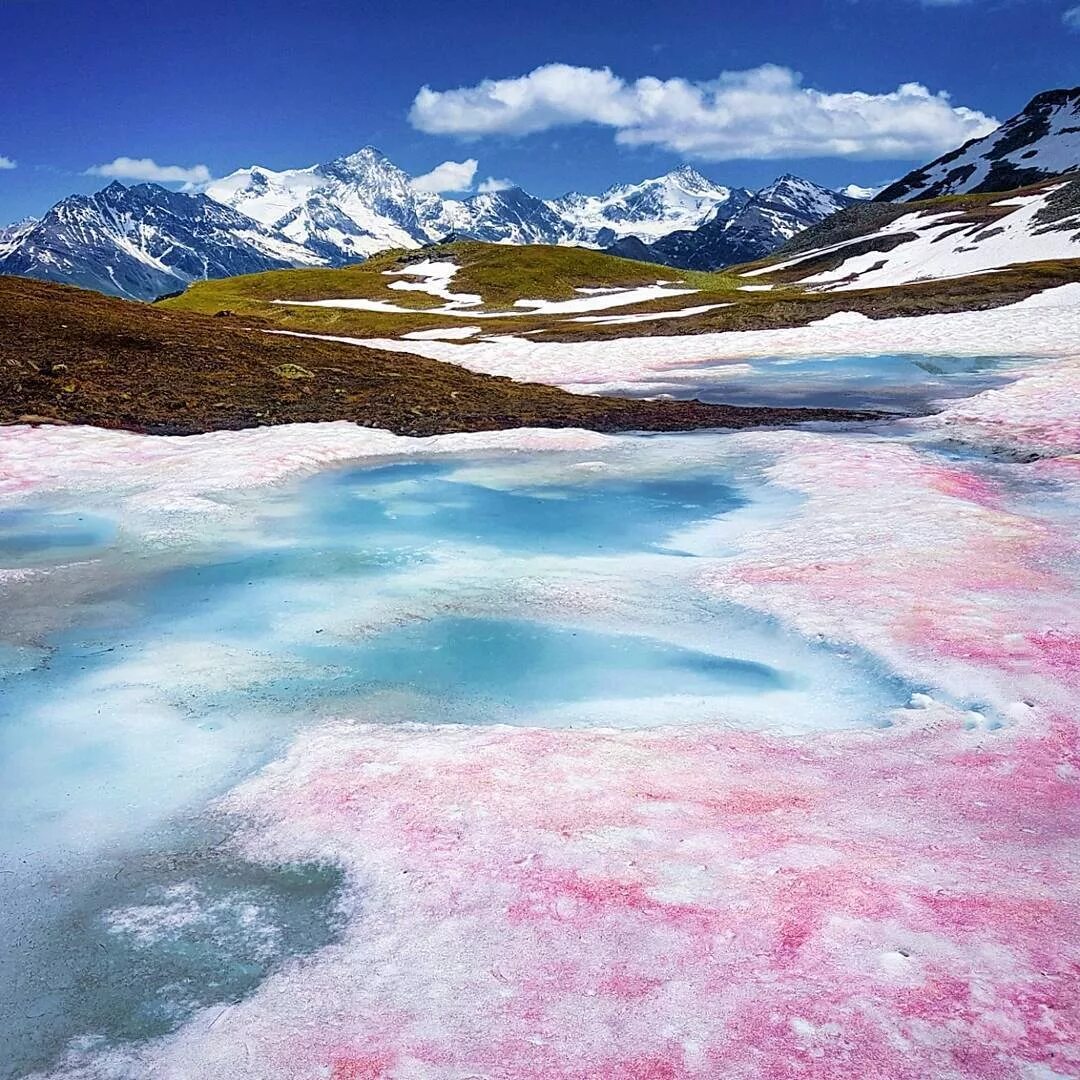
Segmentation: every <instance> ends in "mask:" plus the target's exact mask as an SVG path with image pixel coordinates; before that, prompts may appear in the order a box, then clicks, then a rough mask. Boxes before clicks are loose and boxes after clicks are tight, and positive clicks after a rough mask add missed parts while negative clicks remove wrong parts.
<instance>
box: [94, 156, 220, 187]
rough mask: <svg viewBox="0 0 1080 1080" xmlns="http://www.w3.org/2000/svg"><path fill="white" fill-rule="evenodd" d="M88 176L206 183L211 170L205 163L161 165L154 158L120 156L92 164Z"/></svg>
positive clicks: (171, 182)
mask: <svg viewBox="0 0 1080 1080" xmlns="http://www.w3.org/2000/svg"><path fill="white" fill-rule="evenodd" d="M86 175H87V176H108V177H110V178H111V179H113V180H149V181H152V182H154V183H158V184H173V183H176V184H189V185H195V184H205V183H208V182H209V180H210V170H209V169H208V168H207V167H206V166H205V165H192V166H191V167H190V168H186V167H185V166H183V165H159V164H158V163H157V162H156V161H154V159H153V158H129V157H118V158H117V159H116V160H115V161H110V162H108V164H106V165H92V166H91V167H90V168H89V169H87V170H86Z"/></svg>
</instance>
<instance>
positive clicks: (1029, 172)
mask: <svg viewBox="0 0 1080 1080" xmlns="http://www.w3.org/2000/svg"><path fill="white" fill-rule="evenodd" d="M1073 169H1080V86H1074V87H1073V88H1072V89H1065V90H1047V91H1046V92H1045V93H1042V94H1037V95H1036V96H1035V97H1033V98H1032V99H1031V101H1029V102H1028V104H1027V105H1026V106H1025V108H1024V109H1023V111H1022V112H1020V113H1017V115H1016V116H1014V117H1012V119H1010V120H1006V121H1005V123H1004V124H1002V125H1001V127H999V128H998V129H997V130H996V131H992V132H991V133H990V134H989V135H986V136H984V137H983V138H981V139H972V140H971V141H970V142H966V143H964V145H963V146H961V147H959V148H958V149H956V150H953V151H952V152H951V153H948V154H945V155H944V156H943V157H939V158H938V159H937V160H936V161H932V162H930V164H929V165H924V166H923V167H922V168H921V169H916V170H915V171H914V172H910V173H908V174H907V176H905V177H903V178H902V179H900V180H897V181H896V183H895V184H890V185H889V186H888V187H887V188H885V189H884V190H883V191H881V192H880V193H879V194H878V195H877V199H878V201H880V202H896V201H906V202H909V201H912V200H915V199H932V198H934V197H936V196H938V195H954V194H959V193H969V192H970V193H979V192H986V191H1011V190H1012V189H1013V188H1018V187H1022V186H1023V185H1025V184H1034V183H1037V182H1038V181H1040V180H1045V179H1048V178H1049V177H1052V176H1059V175H1061V174H1062V173H1065V172H1069V171H1071V170H1073Z"/></svg>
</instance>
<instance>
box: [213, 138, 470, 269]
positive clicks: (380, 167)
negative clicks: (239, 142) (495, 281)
mask: <svg viewBox="0 0 1080 1080" xmlns="http://www.w3.org/2000/svg"><path fill="white" fill-rule="evenodd" d="M206 194H207V195H209V196H210V198H212V199H216V200H217V201H218V202H221V203H224V204H225V205H226V206H231V207H233V209H235V210H239V211H241V212H242V213H244V214H247V215H249V216H250V217H253V218H255V220H256V221H259V222H262V224H263V225H265V226H267V227H268V228H270V229H274V230H276V231H278V232H281V233H283V234H284V235H285V236H286V237H288V238H289V239H290V240H292V241H293V242H295V243H297V244H304V245H306V246H307V247H309V248H311V249H312V250H313V251H316V252H318V253H319V254H320V255H322V256H324V257H325V258H327V259H329V260H330V261H332V262H336V263H345V262H356V261H358V260H360V259H363V258H366V257H367V256H368V255H372V254H374V253H375V252H376V251H383V250H385V249H386V248H392V247H408V248H412V247H418V246H419V245H421V244H426V243H429V242H430V241H432V240H437V239H439V237H441V236H443V235H445V234H446V233H447V232H449V231H450V230H451V229H452V228H453V225H452V224H451V223H450V221H449V219H448V216H447V211H446V205H445V204H444V202H443V200H442V199H440V198H439V196H438V195H433V194H431V193H428V192H421V191H417V190H416V189H415V188H414V187H413V186H412V183H411V180H410V177H409V175H408V173H406V172H405V171H404V170H403V169H399V168H398V167H397V166H396V165H395V164H394V163H393V162H392V161H391V160H390V159H389V158H387V157H386V156H385V155H383V154H381V153H380V152H379V151H378V150H376V149H375V148H374V147H373V146H365V147H364V148H363V149H361V150H358V151H357V152H356V153H354V154H349V155H348V156H347V157H341V158H337V159H335V160H334V161H331V162H327V163H326V164H324V165H312V166H311V167H310V168H306V169H287V170H285V171H284V172H274V171H273V170H272V169H264V168H262V167H260V166H252V167H251V168H248V169H240V170H238V171H237V172H234V173H231V174H230V175H229V176H226V177H224V178H222V179H221V180H215V181H213V182H212V183H210V184H209V185H208V186H207V188H206Z"/></svg>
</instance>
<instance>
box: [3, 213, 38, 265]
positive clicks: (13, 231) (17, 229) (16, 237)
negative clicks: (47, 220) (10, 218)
mask: <svg viewBox="0 0 1080 1080" xmlns="http://www.w3.org/2000/svg"><path fill="white" fill-rule="evenodd" d="M36 224H37V218H32V217H28V218H23V219H22V221H16V222H14V223H13V224H11V225H0V258H2V257H3V256H4V255H6V254H7V252H8V251H10V250H11V249H12V248H13V247H15V245H16V244H18V243H19V242H20V240H22V238H23V237H24V236H25V235H26V234H27V233H28V232H29V231H30V230H31V229H32V228H33V227H34V226H35V225H36Z"/></svg>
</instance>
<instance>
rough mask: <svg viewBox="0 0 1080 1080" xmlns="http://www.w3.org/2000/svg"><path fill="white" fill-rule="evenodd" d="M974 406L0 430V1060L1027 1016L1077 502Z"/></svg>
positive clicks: (127, 1066)
mask: <svg viewBox="0 0 1080 1080" xmlns="http://www.w3.org/2000/svg"><path fill="white" fill-rule="evenodd" d="M976 374H978V373H976ZM991 397H992V399H993V402H994V404H995V407H998V408H1000V407H1001V402H1002V401H1004V402H1005V404H1006V406H1007V405H1008V400H1009V399H1008V398H1007V397H1006V398H1002V397H1001V396H1000V395H996V396H991ZM1026 400H1027V399H1026V398H1023V399H1022V401H1026ZM1054 400H1055V401H1056V400H1057V395H1055V397H1054ZM1037 408H1038V413H1037V415H1038V416H1040V417H1041V416H1042V415H1043V414H1044V413H1045V412H1046V410H1045V407H1044V406H1043V405H1042V403H1041V399H1040V401H1039V403H1038V406H1037ZM940 423H943V424H944V426H935V425H939V424H940ZM988 425H989V430H990V431H991V435H992V438H993V440H994V445H995V446H997V445H998V443H999V442H1000V441H1001V440H1002V439H1003V438H1008V437H1009V432H1010V430H1012V429H1010V428H1009V427H1008V425H1007V424H1005V425H1003V424H1001V423H1000V422H998V421H997V419H996V417H995V416H994V415H993V414H990V416H989V418H988ZM980 430H981V429H980V428H978V427H964V426H963V425H957V424H955V423H954V424H951V425H950V424H949V418H948V416H946V417H945V418H944V421H941V419H940V418H939V417H936V416H935V417H931V418H929V419H928V420H920V421H917V422H916V421H905V422H889V423H882V424H876V425H873V426H871V427H866V428H837V427H823V428H820V429H818V430H814V431H810V430H804V431H794V430H779V431H778V430H774V431H759V432H743V433H736V434H723V433H697V434H690V435H670V436H617V437H609V436H601V435H595V434H590V433H585V432H546V433H537V432H531V433H530V432H510V433H503V434H495V435H483V436H460V437H459V436H454V437H450V438H448V439H445V440H438V439H434V440H409V439H395V438H394V437H392V436H388V435H386V434H385V433H378V432H368V431H365V430H363V429H357V428H355V427H352V426H351V425H310V426H297V427H294V428H289V429H272V430H271V429H263V430H258V431H251V432H242V433H220V434H218V435H213V436H206V437H196V438H190V439H150V438H140V437H136V436H127V435H122V434H119V433H105V432H90V431H78V430H70V429H68V430H63V429H61V430H53V431H49V430H43V429H36V430H33V431H31V430H29V429H24V430H22V431H15V432H4V433H0V437H2V440H3V443H4V446H5V448H6V455H7V456H6V458H5V468H6V472H4V473H3V474H0V479H3V480H5V482H7V483H8V485H9V486H8V488H7V492H8V495H7V498H6V501H5V504H4V508H3V510H2V511H0V568H2V569H0V592H2V597H0V600H2V605H0V612H2V614H0V822H2V826H3V827H2V830H0V836H2V838H3V839H2V841H0V875H2V880H3V881H4V883H5V898H4V899H5V903H4V910H3V913H2V915H0V939H2V941H3V949H4V951H5V956H4V958H3V959H4V971H5V976H6V977H5V979H4V980H3V982H2V983H0V1041H2V1044H3V1045H4V1047H5V1054H4V1059H3V1062H2V1065H0V1075H4V1076H5V1077H12V1078H16V1077H23V1076H28V1075H34V1076H39V1075H45V1076H49V1077H54V1078H56V1080H60V1078H63V1080H99V1078H103V1077H109V1078H110V1080H114V1078H115V1080H143V1078H144V1077H146V1076H159V1075H160V1076H162V1077H163V1078H170V1080H171V1078H176V1080H217V1078H218V1077H221V1076H230V1077H236V1078H238V1080H241V1078H242V1080H267V1078H269V1077H274V1078H278V1080H285V1078H287V1080H293V1078H294V1077H298V1076H299V1077H302V1078H303V1080H325V1078H326V1077H330V1078H331V1080H339V1078H340V1080H345V1078H352V1077H356V1076H382V1075H396V1074H397V1073H395V1072H394V1069H395V1068H397V1070H398V1073H400V1074H401V1075H404V1076H409V1075H421V1076H422V1075H433V1076H435V1075H443V1074H445V1075H452V1076H457V1075H479V1076H499V1075H506V1074H507V1069H509V1070H510V1074H511V1075H519V1074H523V1073H524V1069H525V1063H529V1067H533V1065H535V1067H536V1068H537V1069H539V1070H540V1072H541V1074H543V1075H551V1076H563V1075H567V1076H569V1075H577V1074H575V1073H574V1069H578V1070H579V1073H580V1074H581V1075H585V1074H586V1073H583V1072H581V1067H580V1063H581V1062H582V1061H587V1063H588V1069H587V1074H588V1075H597V1076H608V1075H610V1076H622V1075H654V1074H655V1075H666V1074H664V1073H656V1072H655V1069H654V1065H655V1068H657V1069H658V1068H660V1067H661V1066H660V1065H659V1064H656V1063H658V1062H659V1063H663V1062H667V1061H673V1060H674V1061H684V1062H687V1063H688V1064H687V1065H686V1067H685V1069H684V1073H685V1075H688V1076H703V1077H704V1076H710V1075H718V1074H719V1075H723V1074H724V1073H725V1071H727V1069H728V1064H730V1063H733V1062H734V1063H738V1062H742V1061H745V1060H748V1058H753V1057H754V1055H758V1054H763V1055H766V1056H767V1058H768V1060H767V1061H766V1060H765V1059H762V1060H763V1062H764V1063H763V1064H762V1069H761V1072H760V1074H761V1075H776V1074H778V1070H779V1069H780V1067H781V1065H782V1063H783V1062H790V1061H792V1060H800V1061H801V1060H804V1059H805V1060H807V1061H809V1060H817V1059H818V1058H819V1057H820V1054H819V1050H820V1053H821V1054H825V1055H826V1056H829V1055H831V1057H828V1060H830V1061H833V1062H834V1063H835V1062H836V1061H839V1060H841V1059H842V1060H845V1061H846V1060H847V1056H848V1054H849V1051H848V1050H847V1049H846V1047H847V1046H848V1045H849V1044H848V1043H846V1042H841V1041H837V1040H836V1039H834V1037H833V1034H832V1033H833V1031H834V1030H835V1031H844V1032H854V1033H855V1034H854V1035H853V1036H852V1038H854V1039H857V1041H858V1047H859V1051H858V1052H859V1062H858V1063H857V1070H858V1073H859V1075H865V1074H866V1072H867V1069H869V1068H871V1066H870V1065H868V1064H867V1063H868V1062H875V1063H876V1062H881V1061H885V1062H886V1065H885V1066H884V1067H883V1068H882V1070H880V1072H881V1075H888V1076H897V1077H899V1076H903V1075H907V1071H906V1070H910V1065H911V1060H912V1054H915V1055H916V1056H917V1057H918V1058H919V1060H920V1068H923V1065H925V1069H923V1071H925V1072H926V1074H927V1075H932V1074H933V1075H948V1069H949V1068H951V1065H949V1064H948V1062H949V1061H951V1060H953V1058H952V1056H951V1055H954V1054H956V1055H962V1054H966V1053H968V1048H969V1047H970V1045H971V1039H970V1031H971V1030H972V1029H973V1025H976V1024H977V1023H979V1022H981V1021H979V1020H978V1017H981V1016H982V1015H983V1011H984V1006H983V1005H982V1004H979V1005H978V1006H969V1004H968V995H967V990H966V987H967V986H969V985H975V984H978V985H979V986H980V987H981V988H982V989H981V990H980V994H982V995H983V998H981V999H980V1001H982V1000H989V1001H991V1002H992V1005H993V1008H994V1009H995V1010H997V1012H996V1013H995V1015H1000V1016H1003V1017H1010V1018H1014V1019H1009V1020H1008V1022H1007V1023H1006V1022H1005V1021H1002V1024H1003V1025H1004V1026H1002V1027H1001V1028H1000V1032H1001V1033H1000V1034H997V1035H994V1036H992V1038H993V1039H996V1042H995V1043H994V1045H995V1046H996V1047H997V1049H995V1050H994V1052H993V1053H994V1054H995V1055H998V1056H996V1057H991V1056H988V1057H987V1058H986V1060H985V1061H980V1063H979V1064H978V1068H977V1069H975V1070H973V1071H972V1070H969V1071H970V1072H971V1075H978V1076H983V1077H987V1078H989V1077H992V1076H996V1075H1000V1069H999V1068H998V1064H999V1058H1000V1057H1001V1056H1002V1055H1006V1056H1007V1055H1012V1058H1011V1059H1015V1060H1023V1061H1028V1060H1036V1058H1037V1055H1038V1053H1040V1052H1041V1048H1042V1047H1043V1046H1044V1045H1045V1044H1046V1037H1045V1036H1044V1034H1043V1033H1042V1032H1043V1029H1042V1028H1039V1029H1038V1030H1035V1028H1034V1027H1033V1028H1032V1033H1031V1034H1030V1036H1029V1035H1025V1036H1023V1038H1024V1039H1026V1040H1027V1042H1021V1041H1019V1040H1020V1037H1018V1036H1017V1035H1016V1032H1017V1030H1019V1029H1020V1028H1022V1026H1023V1024H1022V1021H1021V1020H1018V1019H1015V1017H1018V1016H1020V1015H1021V1013H1022V1010H1023V1009H1025V1008H1026V1007H1027V1006H1026V1003H1027V1002H1029V1001H1030V1000H1032V999H1033V996H1035V995H1038V1000H1039V1001H1040V1002H1042V1003H1043V1004H1042V1005H1041V1006H1040V1008H1041V1009H1043V1012H1041V1013H1040V1016H1043V1015H1045V1016H1051V1017H1057V1016H1061V1015H1062V1010H1063V1008H1064V1007H1065V1002H1066V998H1065V996H1064V993H1063V992H1060V991H1059V990H1058V989H1057V987H1058V985H1059V982H1060V980H1062V979H1064V977H1065V976H1064V969H1065V967H1066V966H1067V964H1068V963H1069V955H1068V950H1063V948H1062V942H1063V941H1064V940H1065V930H1064V929H1063V928H1064V927H1066V926H1067V925H1068V926H1071V925H1072V923H1071V922H1070V921H1069V920H1070V915H1069V911H1068V895H1069V894H1068V888H1067V886H1066V884H1065V882H1066V879H1067V878H1068V876H1069V874H1070V873H1071V867H1072V864H1073V860H1072V859H1071V857H1070V855H1069V854H1068V852H1069V848H1068V845H1069V844H1070V843H1072V826H1071V824H1070V823H1071V821H1072V820H1073V815H1072V813H1071V811H1072V808H1073V805H1074V804H1073V802H1072V801H1071V796H1070V794H1069V792H1068V791H1067V790H1066V789H1067V788H1068V786H1069V784H1070V782H1071V781H1070V777H1071V773H1070V772H1069V771H1068V769H1067V768H1065V765H1064V759H1063V758H1062V756H1061V753H1062V751H1061V745H1062V744H1061V743H1060V742H1059V737H1058V735H1057V734H1056V731H1057V728H1056V727H1055V725H1057V724H1059V723H1061V720H1060V719H1059V718H1060V717H1067V716H1069V715H1072V714H1073V713H1074V711H1075V710H1074V704H1073V703H1074V694H1073V691H1072V689H1071V686H1072V683H1071V682H1070V680H1071V679H1072V678H1073V676H1074V671H1075V664H1074V663H1073V659H1072V658H1073V650H1074V645H1073V642H1074V640H1080V639H1076V638H1075V636H1072V637H1071V636H1069V635H1070V631H1069V629H1068V627H1069V620H1070V618H1071V617H1072V616H1071V614H1070V613H1074V612H1075V610H1076V604H1075V595H1076V581H1077V580H1078V578H1077V573H1078V569H1077V568H1078V567H1080V559H1078V558H1077V556H1076V554H1075V551H1074V547H1075V545H1074V543H1073V540H1072V538H1073V537H1074V535H1075V529H1074V528H1073V527H1072V526H1073V524H1074V523H1075V520H1076V518H1075V512H1074V508H1075V499H1074V498H1073V496H1072V494H1071V492H1072V491H1073V487H1072V486H1070V485H1071V484H1072V479H1071V477H1072V473H1071V471H1070V460H1068V459H1065V458H1062V459H1060V460H1056V459H1045V460H1037V461H1035V462H1033V463H1030V462H1029V463H1027V464H1022V463H1019V462H1016V461H1013V460H1010V459H1009V457H1008V455H1004V456H1002V455H997V454H988V453H986V452H984V450H982V449H981V448H980V444H979V442H978V438H979V432H980ZM1014 430H1015V432H1016V433H1017V434H1016V435H1015V436H1014V437H1015V438H1017V439H1018V440H1020V442H1019V445H1020V446H1021V447H1023V446H1024V445H1025V444H1024V442H1023V441H1022V440H1025V439H1030V438H1032V437H1035V438H1042V436H1041V434H1040V432H1041V429H1039V428H1038V427H1037V426H1034V425H1032V424H1031V423H1030V422H1029V421H1028V420H1027V419H1026V418H1022V422H1021V423H1020V424H1019V425H1018V426H1017V427H1016V428H1015V429H1014ZM970 432H975V435H974V436H972V435H970V434H966V433H970ZM965 438H966V439H967V440H968V441H965ZM972 439H974V441H972ZM347 460H351V461H352V463H351V464H349V463H346V464H339V465H333V464H331V463H333V462H335V461H337V462H341V461H347ZM358 461H359V463H357V462H358ZM43 469H44V470H45V471H44V472H42V471H41V470H43ZM25 477H30V481H29V482H26V481H25V480H24V478H25ZM12 482H13V483H12ZM1070 710H1072V712H1070ZM988 837H989V838H990V839H989V841H988ZM1029 912H1034V913H1035V914H1034V915H1033V916H1031V917H1029V916H1028V913H1029ZM1062 985H1063V984H1062ZM868 1009H869V1010H870V1011H869V1012H867V1010H868ZM968 1009H974V1010H975V1011H974V1012H972V1013H970V1014H969V1013H968V1012H967V1011H965V1010H968ZM956 1016H960V1017H961V1018H962V1019H961V1020H960V1021H956V1020H954V1019H953V1018H954V1017H956ZM777 1017H779V1019H777ZM867 1017H869V1019H867ZM911 1017H914V1019H910V1018H911ZM942 1017H944V1019H942ZM973 1017H974V1018H973ZM1048 1022H1051V1021H1048ZM1052 1022H1058V1021H1052ZM1061 1022H1062V1023H1064V1021H1061ZM1040 1023H1041V1021H1040ZM763 1031H764V1032H765V1033H766V1036H767V1037H765V1038H764V1041H759V1038H758V1033H759V1032H763ZM912 1031H914V1032H915V1034H914V1035H913V1034H912ZM672 1032H674V1033H675V1034H672ZM923 1032H926V1033H928V1034H926V1035H925V1036H924V1035H923V1034H922V1033H923ZM845 1038H847V1036H845ZM923 1038H925V1041H924V1042H923V1043H919V1042H918V1040H919V1039H923ZM826 1040H829V1041H826ZM904 1040H907V1042H905V1041H904ZM834 1044H835V1045H834ZM897 1046H902V1047H903V1048H902V1049H900V1050H897V1049H896V1047H897ZM911 1046H914V1047H915V1049H914V1050H912V1049H911ZM1003 1047H1004V1049H1002V1048H1003ZM538 1055H539V1056H538ZM957 1060H959V1059H957ZM965 1060H966V1059H965ZM508 1061H509V1062H510V1065H509V1066H507V1065H506V1064H505V1063H506V1062H508ZM394 1062H400V1063H401V1064H400V1067H397V1066H395V1065H394V1064H393V1063H394ZM830 1067H831V1066H830ZM875 1067H876V1066H875ZM440 1069H442V1070H443V1073H442V1074H440V1072H439V1070H440ZM650 1069H654V1071H653V1073H650V1072H649V1070H650ZM635 1070H636V1072H635ZM675 1075H679V1074H678V1073H676V1074H675Z"/></svg>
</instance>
